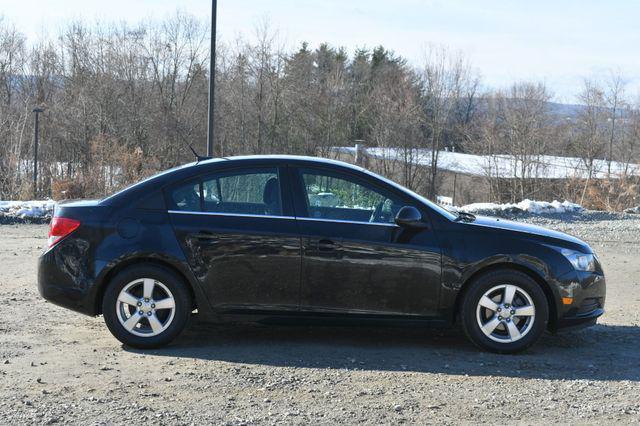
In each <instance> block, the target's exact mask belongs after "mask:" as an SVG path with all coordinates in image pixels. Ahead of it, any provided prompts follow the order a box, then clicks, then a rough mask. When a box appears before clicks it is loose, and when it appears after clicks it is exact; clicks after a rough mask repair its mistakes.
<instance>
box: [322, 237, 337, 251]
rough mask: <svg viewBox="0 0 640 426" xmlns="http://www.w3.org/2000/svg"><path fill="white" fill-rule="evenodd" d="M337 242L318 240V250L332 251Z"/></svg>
mask: <svg viewBox="0 0 640 426" xmlns="http://www.w3.org/2000/svg"><path fill="white" fill-rule="evenodd" d="M336 247H337V244H336V243H334V242H333V241H331V240H328V239H322V240H320V241H318V251H334V250H335V249H336Z"/></svg>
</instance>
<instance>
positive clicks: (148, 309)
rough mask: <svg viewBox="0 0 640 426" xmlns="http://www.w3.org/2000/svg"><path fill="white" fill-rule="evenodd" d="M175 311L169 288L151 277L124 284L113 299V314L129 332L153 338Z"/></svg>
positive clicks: (169, 320)
mask: <svg viewBox="0 0 640 426" xmlns="http://www.w3.org/2000/svg"><path fill="white" fill-rule="evenodd" d="M175 312H176V301H175V299H174V298H173V294H171V291H170V290H169V289H168V288H167V286H165V285H164V284H162V283H161V282H160V281H157V280H154V279H153V278H139V279H137V280H134V281H131V282H130V283H129V284H127V285H126V286H124V288H123V289H122V291H120V294H119V295H118V300H117V302H116V315H117V316H118V320H119V321H120V324H121V325H122V326H123V327H124V328H125V330H127V331H128V332H129V333H131V334H133V335H135V336H140V337H153V336H157V335H158V334H160V333H162V332H163V331H165V330H166V329H167V328H168V327H169V325H171V322H172V321H173V317H174V316H175Z"/></svg>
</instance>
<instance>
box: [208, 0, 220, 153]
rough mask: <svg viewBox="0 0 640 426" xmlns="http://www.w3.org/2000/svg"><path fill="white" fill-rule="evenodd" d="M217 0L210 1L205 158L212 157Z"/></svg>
mask: <svg viewBox="0 0 640 426" xmlns="http://www.w3.org/2000/svg"><path fill="white" fill-rule="evenodd" d="M217 9H218V0H211V54H210V55H209V56H210V58H209V60H210V65H209V124H208V127H209V132H208V134H207V156H209V157H213V135H214V112H215V111H214V110H215V93H216V90H215V89H216V15H217Z"/></svg>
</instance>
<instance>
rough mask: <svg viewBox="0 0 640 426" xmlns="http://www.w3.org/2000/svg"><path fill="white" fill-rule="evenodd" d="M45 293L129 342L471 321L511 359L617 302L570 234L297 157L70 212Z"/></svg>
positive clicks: (221, 169) (211, 172)
mask: <svg viewBox="0 0 640 426" xmlns="http://www.w3.org/2000/svg"><path fill="white" fill-rule="evenodd" d="M38 287H39V291H40V294H41V295H42V296H43V297H44V298H45V299H47V300H49V301H51V302H53V303H55V304H58V305H61V306H64V307H66V308H69V309H73V310H75V311H78V312H81V313H83V314H87V315H93V316H95V315H100V314H102V315H103V316H104V320H105V322H106V325H107V327H108V328H109V330H110V331H111V333H113V335H114V336H115V337H116V338H117V339H119V340H120V341H121V342H122V343H124V344H126V345H130V346H133V347H139V348H153V347H158V346H161V345H165V344H168V343H169V342H171V341H172V340H174V339H175V338H176V337H177V336H178V335H179V334H180V332H181V331H182V330H183V329H184V328H185V326H186V324H187V323H188V320H189V318H190V316H191V315H192V314H193V313H194V312H197V315H198V316H199V318H201V319H203V320H204V321H214V322H237V321H253V322H273V321H287V320H294V321H296V322H300V321H312V322H314V323H330V324H336V323H365V324H372V325H373V324H375V325H379V324H384V325H391V324H394V325H407V326H408V325H411V326H425V327H426V326H452V325H454V324H459V325H460V326H461V328H462V329H463V330H464V332H465V334H466V335H467V336H468V338H469V339H470V340H471V341H472V342H473V343H474V344H476V345H477V346H478V347H480V348H482V349H485V350H489V351H494V352H500V353H514V352H518V351H521V350H524V349H526V348H528V347H529V346H531V345H532V344H534V343H535V342H536V341H537V340H538V339H539V338H540V336H541V335H542V333H543V332H545V331H546V330H549V331H552V332H555V331H557V330H560V329H563V328H567V327H578V326H588V325H592V324H595V322H596V320H597V318H598V317H599V316H600V315H602V314H603V312H604V310H603V309H604V301H605V279H604V274H603V271H602V267H601V265H600V263H599V261H598V258H597V257H596V255H595V254H594V252H593V251H592V250H591V248H590V247H589V246H588V245H587V244H586V243H584V242H583V241H581V240H579V239H577V238H574V237H571V236H569V235H566V234H563V233H560V232H555V231H551V230H547V229H544V228H540V227H534V226H530V225H525V224H521V223H516V222H511V221H507V220H503V219H498V218H489V217H475V216H473V215H470V214H466V213H452V212H449V211H447V210H444V209H443V208H441V207H439V206H437V205H435V204H433V203H431V202H430V201H428V200H426V199H425V198H423V197H421V196H419V195H417V194H415V193H413V192H412V191H410V190H408V189H406V188H404V187H402V186H400V185H398V184H396V183H394V182H392V181H390V180H387V179H385V178H383V177H380V176H378V175H376V174H374V173H371V172H369V171H367V170H365V169H363V168H360V167H357V166H353V165H350V164H347V163H342V162H338V161H332V160H325V159H318V158H311V157H297V156H247V157H231V158H218V159H210V160H205V161H199V162H197V163H192V164H188V165H185V166H181V167H178V168H175V169H172V170H169V171H166V172H163V173H161V174H159V175H157V176H154V177H152V178H149V179H146V180H144V181H142V182H140V183H138V184H135V185H133V186H131V187H129V188H127V189H125V190H123V191H120V192H118V193H116V194H114V195H112V196H110V197H107V198H105V199H102V200H95V201H76V202H68V203H61V204H59V205H58V206H57V208H56V210H55V213H54V217H53V219H52V222H51V228H50V234H49V248H48V249H47V250H46V251H45V252H44V253H43V254H42V256H41V257H40V260H39V270H38Z"/></svg>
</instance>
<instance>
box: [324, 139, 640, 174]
mask: <svg viewBox="0 0 640 426" xmlns="http://www.w3.org/2000/svg"><path fill="white" fill-rule="evenodd" d="M332 151H333V152H339V153H348V154H355V147H334V148H332ZM431 152H432V151H431V150H429V149H421V148H413V149H403V148H380V147H374V148H366V155H367V156H368V157H373V158H377V159H387V160H391V161H405V159H406V160H407V161H409V162H410V163H412V164H416V165H421V166H430V165H431ZM528 163H529V164H528V166H527V167H526V169H525V170H524V172H523V170H522V161H521V160H520V159H518V158H516V157H515V156H512V155H495V156H491V155H473V154H463V153H460V152H450V151H439V152H438V169H441V170H447V171H450V172H454V173H460V174H465V175H470V176H485V177H488V176H491V177H500V178H505V179H514V178H521V177H523V176H524V177H525V178H534V179H572V178H577V179H586V178H587V177H588V175H589V173H588V168H587V167H586V166H585V163H584V161H583V159H581V158H577V157H557V156H552V155H537V156H533V157H531V158H530V161H529V162H528ZM608 165H609V162H608V161H606V160H595V161H594V165H593V171H592V176H591V178H592V179H605V178H618V177H620V176H622V175H625V174H626V175H635V176H640V165H639V164H633V163H629V164H627V163H621V162H617V161H612V162H611V174H610V175H609V173H608Z"/></svg>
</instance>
